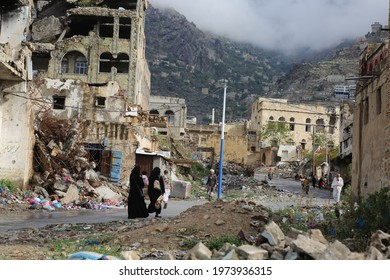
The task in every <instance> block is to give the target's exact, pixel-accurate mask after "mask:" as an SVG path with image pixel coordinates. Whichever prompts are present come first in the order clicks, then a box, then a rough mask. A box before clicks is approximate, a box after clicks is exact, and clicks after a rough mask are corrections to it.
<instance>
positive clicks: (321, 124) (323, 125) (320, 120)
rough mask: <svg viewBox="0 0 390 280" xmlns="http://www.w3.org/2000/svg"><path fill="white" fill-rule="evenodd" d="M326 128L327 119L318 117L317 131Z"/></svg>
mask: <svg viewBox="0 0 390 280" xmlns="http://www.w3.org/2000/svg"><path fill="white" fill-rule="evenodd" d="M324 130H325V121H324V120H323V119H318V120H317V121H316V132H324Z"/></svg>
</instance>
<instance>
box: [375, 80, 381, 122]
mask: <svg viewBox="0 0 390 280" xmlns="http://www.w3.org/2000/svg"><path fill="white" fill-rule="evenodd" d="M380 113H382V87H380V88H378V89H377V90H376V114H377V115H379V114H380Z"/></svg>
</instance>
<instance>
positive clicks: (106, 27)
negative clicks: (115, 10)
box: [99, 18, 114, 38]
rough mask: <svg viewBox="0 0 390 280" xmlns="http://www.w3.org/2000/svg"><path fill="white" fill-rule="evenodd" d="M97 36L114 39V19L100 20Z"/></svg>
mask: <svg viewBox="0 0 390 280" xmlns="http://www.w3.org/2000/svg"><path fill="white" fill-rule="evenodd" d="M99 36H100V37H105V38H113V37H114V18H102V19H101V20H100V22H99Z"/></svg>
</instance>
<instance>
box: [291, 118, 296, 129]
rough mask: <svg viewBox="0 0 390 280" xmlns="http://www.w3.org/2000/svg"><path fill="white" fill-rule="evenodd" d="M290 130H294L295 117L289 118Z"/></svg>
mask: <svg viewBox="0 0 390 280" xmlns="http://www.w3.org/2000/svg"><path fill="white" fill-rule="evenodd" d="M290 130H291V131H294V130H295V119H294V118H290Z"/></svg>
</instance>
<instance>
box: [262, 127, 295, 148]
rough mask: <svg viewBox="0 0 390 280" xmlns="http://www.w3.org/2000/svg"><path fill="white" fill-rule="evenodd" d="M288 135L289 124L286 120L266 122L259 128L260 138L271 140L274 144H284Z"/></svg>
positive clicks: (289, 132)
mask: <svg viewBox="0 0 390 280" xmlns="http://www.w3.org/2000/svg"><path fill="white" fill-rule="evenodd" d="M290 137H291V130H290V126H289V125H288V124H287V123H286V122H268V123H267V124H266V125H264V126H263V127H262V128H261V130H260V140H261V141H264V140H271V141H272V142H274V143H275V145H276V146H279V145H282V144H285V143H286V141H287V139H288V138H290Z"/></svg>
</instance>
